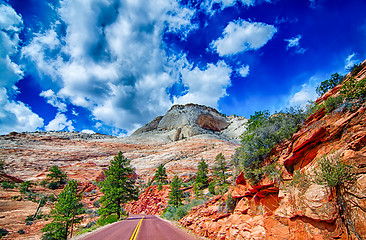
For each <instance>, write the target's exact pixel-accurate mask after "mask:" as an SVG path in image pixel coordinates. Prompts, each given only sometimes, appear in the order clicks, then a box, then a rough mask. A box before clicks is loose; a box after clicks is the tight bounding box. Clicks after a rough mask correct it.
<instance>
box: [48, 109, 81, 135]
mask: <svg viewBox="0 0 366 240" xmlns="http://www.w3.org/2000/svg"><path fill="white" fill-rule="evenodd" d="M45 129H46V131H62V130H68V131H73V130H74V129H75V128H74V127H73V125H72V121H71V120H67V117H66V116H65V114H62V113H57V114H56V117H55V118H54V119H53V120H52V121H50V122H49V123H48V125H47V126H45Z"/></svg>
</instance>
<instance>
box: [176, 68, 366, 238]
mask: <svg viewBox="0 0 366 240" xmlns="http://www.w3.org/2000/svg"><path fill="white" fill-rule="evenodd" d="M365 77H366V68H364V69H363V70H362V71H360V73H359V74H358V75H357V76H356V79H363V78H365ZM339 90H340V87H336V88H334V89H333V90H331V91H329V92H328V93H326V94H325V95H324V96H323V97H322V98H320V99H318V100H317V102H318V103H321V102H323V101H325V100H326V99H327V98H328V97H329V96H332V95H336V94H337V93H338V92H339ZM365 119H366V103H364V104H363V105H362V106H359V107H357V109H354V110H353V111H341V110H339V109H337V110H335V111H333V112H332V113H328V114H326V112H325V109H324V108H322V109H320V110H318V111H317V112H315V113H314V114H313V115H312V116H310V117H309V118H308V119H307V121H306V122H305V123H304V125H303V127H302V128H301V129H300V130H299V131H298V132H297V133H296V134H294V135H293V137H292V139H290V140H288V141H285V142H282V143H281V144H279V145H278V146H277V147H276V148H275V149H273V150H272V152H271V156H269V158H268V160H269V159H278V160H277V165H278V166H279V167H280V168H281V172H282V173H281V177H280V178H279V179H277V180H270V179H268V178H264V179H263V180H262V181H260V182H259V183H257V184H256V185H251V184H250V183H249V181H247V180H246V179H245V178H244V175H243V173H241V174H239V176H238V177H237V179H236V185H235V186H233V187H232V189H231V190H230V191H231V192H230V194H232V197H233V198H234V199H236V207H235V209H234V211H233V212H228V210H225V207H223V206H225V199H226V197H227V195H224V196H223V197H220V196H219V197H217V198H214V199H212V200H211V201H209V202H208V203H206V204H205V205H203V206H199V207H196V208H194V209H193V210H192V211H191V212H190V213H189V214H188V215H187V216H186V217H184V218H183V219H181V220H180V223H181V224H182V225H184V226H186V227H187V228H189V229H191V230H193V231H194V232H195V233H197V234H199V235H201V236H205V237H208V238H210V239H278V240H279V239H294V240H295V239H301V240H302V239H304V240H305V239H324V240H325V239H329V240H330V239H366V221H365V220H366V167H365V166H366V121H365ZM325 154H327V155H328V156H329V157H333V156H340V158H341V160H342V161H343V162H345V163H347V164H351V165H353V166H354V168H355V170H356V173H357V181H356V183H354V184H353V185H352V186H351V187H350V188H349V189H346V190H344V191H342V192H341V194H339V195H336V190H335V189H333V188H329V187H325V186H322V185H318V184H316V183H315V182H314V175H315V170H316V169H318V168H319V167H318V166H319V160H320V159H321V157H323V156H324V155H325ZM341 204H342V205H341ZM340 206H343V207H342V208H341V207H340Z"/></svg>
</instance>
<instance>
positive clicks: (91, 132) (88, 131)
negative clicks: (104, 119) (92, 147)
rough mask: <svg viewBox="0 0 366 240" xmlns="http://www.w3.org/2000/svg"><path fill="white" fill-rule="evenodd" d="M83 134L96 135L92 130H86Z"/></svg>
mask: <svg viewBox="0 0 366 240" xmlns="http://www.w3.org/2000/svg"><path fill="white" fill-rule="evenodd" d="M81 132H82V133H87V134H95V132H94V131H93V130H90V129H84V130H82V131H81Z"/></svg>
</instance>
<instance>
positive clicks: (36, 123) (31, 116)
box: [0, 88, 43, 134]
mask: <svg viewBox="0 0 366 240" xmlns="http://www.w3.org/2000/svg"><path fill="white" fill-rule="evenodd" d="M0 105H1V108H0V134H8V133H9V132H13V131H15V132H25V131H35V130H37V129H38V128H41V127H42V126H43V119H42V118H40V117H39V116H38V115H37V114H35V113H33V112H32V111H31V110H30V109H29V107H28V106H26V105H25V104H24V103H22V102H20V101H12V100H9V99H8V95H7V92H6V89H5V88H0Z"/></svg>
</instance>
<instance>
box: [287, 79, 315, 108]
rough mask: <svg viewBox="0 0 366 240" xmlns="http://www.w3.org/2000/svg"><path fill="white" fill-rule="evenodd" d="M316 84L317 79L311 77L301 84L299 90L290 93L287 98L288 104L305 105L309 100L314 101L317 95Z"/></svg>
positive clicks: (293, 105)
mask: <svg viewBox="0 0 366 240" xmlns="http://www.w3.org/2000/svg"><path fill="white" fill-rule="evenodd" d="M316 86H317V80H316V79H315V78H314V77H312V78H310V79H309V81H308V82H307V83H305V84H303V85H302V86H301V88H300V90H299V91H297V92H295V93H294V94H292V95H291V96H290V98H289V104H290V106H292V107H295V106H301V107H305V106H306V105H307V104H308V103H309V101H314V100H316V99H317V97H318V95H317V94H316V91H315V89H316Z"/></svg>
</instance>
